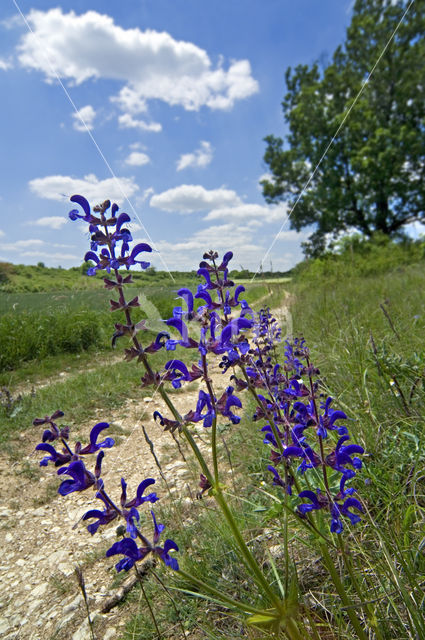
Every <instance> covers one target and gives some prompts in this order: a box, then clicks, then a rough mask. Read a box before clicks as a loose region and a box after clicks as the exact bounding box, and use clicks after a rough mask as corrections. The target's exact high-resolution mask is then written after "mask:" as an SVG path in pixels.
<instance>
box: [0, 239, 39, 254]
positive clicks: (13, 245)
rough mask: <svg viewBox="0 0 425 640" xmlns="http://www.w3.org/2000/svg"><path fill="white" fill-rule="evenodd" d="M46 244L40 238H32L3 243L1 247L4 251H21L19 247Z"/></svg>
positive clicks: (24, 247)
mask: <svg viewBox="0 0 425 640" xmlns="http://www.w3.org/2000/svg"><path fill="white" fill-rule="evenodd" d="M44 244H45V242H44V241H43V240H39V239H38V238H30V239H28V240H16V241H15V242H10V243H7V244H6V243H5V244H1V245H0V248H1V249H2V250H3V251H15V250H16V251H19V249H26V248H27V247H34V248H35V247H42V246H43V245H44Z"/></svg>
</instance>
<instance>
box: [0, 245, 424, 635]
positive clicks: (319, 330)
mask: <svg viewBox="0 0 425 640" xmlns="http://www.w3.org/2000/svg"><path fill="white" fill-rule="evenodd" d="M423 249H424V245H423V243H422V242H419V241H418V242H407V241H405V242H397V243H395V242H393V241H388V240H384V241H383V240H382V238H379V237H378V238H377V239H376V240H374V241H369V242H366V241H362V240H360V239H359V238H353V239H351V240H350V241H348V240H346V241H344V243H343V244H342V245H341V246H340V247H339V250H338V252H335V253H328V254H327V255H325V256H323V257H322V258H320V259H315V260H308V261H305V262H304V263H302V264H301V265H299V266H298V267H297V268H296V269H295V271H294V277H293V279H292V280H291V281H290V282H286V283H284V284H279V285H277V284H276V285H274V286H272V285H270V284H257V285H255V286H254V287H253V288H252V290H251V291H249V297H250V299H251V301H253V302H254V304H255V300H261V302H262V301H263V298H264V296H268V297H267V298H265V302H267V304H269V303H271V304H270V306H275V307H277V306H278V304H279V302H280V304H281V303H282V300H283V298H284V297H285V292H284V290H285V291H286V292H288V293H289V298H288V299H289V301H290V305H291V307H290V308H291V313H292V317H293V323H294V333H295V334H296V335H303V336H304V337H305V338H306V340H307V343H308V344H309V346H310V349H311V355H312V360H313V361H314V362H315V364H316V365H317V366H319V368H320V374H321V379H322V381H323V392H324V393H326V394H329V395H332V396H333V397H334V398H335V403H336V404H337V406H339V407H341V409H342V410H343V411H345V412H346V414H347V416H348V418H349V422H350V426H349V428H350V432H351V433H352V435H353V440H354V441H355V442H358V443H359V444H360V445H361V446H363V447H364V449H365V452H366V453H365V456H364V470H363V472H362V473H361V474H359V483H358V491H359V494H361V497H362V500H363V503H364V505H365V509H366V510H367V511H366V513H367V515H366V516H365V518H364V521H363V522H362V523H361V524H359V525H358V526H357V527H356V528H353V529H352V530H351V532H350V535H349V537H350V546H351V547H353V546H354V548H355V549H356V552H355V553H353V555H352V560H351V561H352V564H353V571H354V572H358V574H357V575H358V576H359V580H360V581H361V583H362V584H361V588H362V590H363V592H364V593H367V594H369V597H370V600H371V601H372V602H373V611H374V615H375V616H376V617H377V619H378V620H379V622H380V624H381V627H382V625H383V627H384V628H385V629H386V631H385V635H384V636H382V638H383V639H384V640H386V639H387V638H388V639H390V638H395V637H397V638H400V639H404V638H406V639H408V638H412V637H413V636H412V635H411V634H410V631H409V629H411V628H412V627H413V628H414V627H415V624H417V626H419V625H420V624H421V623H420V620H421V619H423V612H421V611H415V609H414V607H413V606H412V602H413V601H417V600H418V598H419V599H420V593H421V592H422V591H423V584H424V581H425V562H424V556H423V548H424V544H425V539H424V537H423V526H424V515H425V480H424V468H425V465H424V463H425V455H424V450H425V447H424V445H425V428H424V427H425V420H424V415H425V393H424V392H425V346H424V343H423V336H424V335H425V299H424V297H423V296H422V295H421V293H420V292H421V291H424V288H425V271H424V266H425V259H424V250H423ZM173 289H174V287H170V286H168V287H167V290H165V288H164V289H161V288H158V286H157V284H156V283H155V286H154V287H153V288H152V290H149V289H147V290H146V289H145V290H144V291H145V296H146V300H148V301H149V300H152V301H153V302H157V301H158V299H159V300H161V298H160V297H159V298H158V293H159V292H160V291H162V292H163V295H164V301H165V299H166V298H167V294H168V297H170V291H171V290H173ZM84 293H85V292H81V294H84ZM100 293H102V294H103V292H99V295H100ZM21 295H24V294H21ZM26 295H32V294H26ZM37 295H41V296H45V295H47V294H37ZM55 295H56V294H55ZM72 296H74V297H72ZM66 300H67V304H69V305H70V309H71V308H72V305H75V307H78V305H81V307H80V308H79V310H75V311H74V313H75V314H76V317H78V314H81V317H82V318H84V316H86V318H87V322H88V323H89V322H90V321H91V319H92V316H93V317H97V318H98V319H100V323H99V326H98V330H99V331H100V325H102V330H101V331H100V334H97V333H96V331H95V330H93V331H94V335H100V336H101V341H100V343H97V342H93V343H92V344H91V345H88V346H87V347H85V346H83V345H81V344H80V345H79V347H78V349H76V352H75V353H68V355H66V354H62V355H60V354H57V355H56V356H54V355H53V356H49V357H48V358H45V357H44V356H45V354H44V353H43V352H40V354H39V355H38V357H37V358H36V359H33V360H31V361H29V362H26V363H25V362H23V361H20V362H18V361H16V362H15V365H14V368H13V367H12V369H11V370H9V371H6V372H4V373H3V374H2V382H3V383H5V382H6V380H8V382H9V387H8V393H9V395H7V393H6V392H5V391H4V390H3V392H2V396H1V398H0V400H1V402H0V414H1V425H2V428H1V436H0V437H1V439H2V441H3V443H4V446H5V447H6V450H7V451H9V453H10V455H12V456H13V455H14V446H13V436H16V435H17V434H19V433H20V432H21V431H23V430H24V429H25V428H27V427H28V426H29V425H30V424H31V421H32V419H33V417H34V416H35V415H44V414H46V413H47V414H48V413H51V412H53V411H54V410H55V409H56V408H57V407H58V406H60V407H61V408H62V410H64V411H65V412H66V414H67V415H68V416H72V417H71V422H72V423H75V424H78V421H80V420H84V421H87V420H90V419H91V417H92V416H93V419H94V417H95V416H98V415H99V409H100V408H101V411H102V416H105V419H107V413H108V409H109V410H111V409H116V408H117V407H119V406H120V405H122V404H123V403H124V402H125V401H126V400H128V398H129V397H131V398H134V399H139V400H141V399H142V397H143V395H144V392H143V391H141V389H140V375H141V370H140V368H139V367H138V366H137V365H136V364H135V362H134V361H133V362H132V363H125V362H122V361H121V360H119V361H115V362H114V366H113V367H111V366H110V364H109V363H108V359H106V360H105V355H107V349H110V346H109V341H110V335H111V333H110V332H111V328H112V321H111V318H112V320H113V317H112V314H109V313H108V312H103V314H102V312H100V310H96V311H94V310H93V306H92V307H91V309H92V310H91V311H90V312H88V311H87V312H82V311H81V309H82V308H83V306H84V304H83V299H79V297H78V295H77V294H76V293H74V294H67V297H66ZM51 302H52V306H51V307H50V310H48V311H47V312H46V313H44V314H43V313H42V312H41V311H37V312H30V311H21V312H16V313H15V319H16V320H17V322H21V323H23V324H20V325H19V326H20V327H21V332H23V334H24V335H25V334H29V335H30V334H32V333H33V328H34V327H33V326H32V325H31V323H28V324H26V325H25V324H24V323H25V322H26V320H27V319H28V317H30V316H31V313H34V314H38V315H37V317H38V319H39V321H40V322H41V323H42V322H43V318H44V319H45V318H46V317H47V318H48V321H46V322H45V325H43V326H44V330H41V329H40V335H47V334H49V331H50V330H51V331H52V332H53V329H54V330H55V331H58V332H60V331H63V332H64V334H65V333H66V331H65V326H63V327H62V329H61V327H60V324H55V322H57V323H59V320H58V318H60V317H61V315H60V314H61V313H62V314H63V312H59V311H58V308H56V311H54V310H53V308H54V305H55V299H54V296H53V295H52V297H51ZM98 303H99V309H100V306H101V299H100V298H99V302H98ZM61 304H63V299H62V303H61ZM161 304H162V303H161V302H160V303H159V306H160V305H161ZM169 304H170V306H171V307H172V306H173V305H174V304H175V302H174V300H173V298H172V297H171V300H170V302H169ZM157 306H158V305H157ZM162 309H163V311H164V312H167V311H168V309H167V308H166V307H165V302H164V306H163V307H162ZM49 314H51V315H50V316H49ZM9 317H10V316H9V314H7V313H6V314H4V315H3V317H2V319H1V322H6V320H7V321H9V320H8V319H9ZM24 318H25V320H24ZM49 318H50V319H49ZM53 318H55V319H56V320H55V321H53ZM68 319H69V324H70V325H71V327H72V325H73V318H72V317H71V316H70V315H68ZM63 321H64V322H65V319H63ZM0 326H6V325H1V324H0ZM41 326H42V325H40V327H41ZM22 327H24V328H22ZM8 332H9V333H10V332H12V333H13V327H12V325H8ZM76 334H78V327H77V328H75V331H74V332H72V331H70V335H71V336H72V335H74V339H75V340H76V338H75V335H76ZM2 335H4V338H3V340H4V342H3V344H4V345H6V350H7V343H8V340H7V339H6V335H7V331H6V330H5V333H4V334H2ZM58 335H59V334H58ZM81 349H83V351H81ZM84 349H85V350H84ZM65 351H66V350H65ZM77 351H80V353H77ZM186 353H187V352H186ZM117 355H119V354H117ZM111 357H112V356H111ZM155 357H156V358H157V359H158V365H160V364H161V362H162V360H163V359H164V355H163V354H162V352H160V353H159V354H158V355H157V356H155ZM165 357H166V356H165ZM179 357H182V354H180V353H179ZM183 357H184V356H183ZM186 358H189V360H190V353H189V355H187V356H186ZM189 360H187V361H188V362H189ZM46 362H50V364H49V365H46V364H45V363H46ZM164 362H165V360H164ZM46 366H47V368H46V369H45V368H44V367H46ZM49 367H50V368H49ZM64 370H65V372H68V373H69V377H66V378H65V379H64V380H63V381H59V380H58V381H54V382H53V383H52V384H51V385H47V386H46V387H44V388H40V389H38V390H37V391H36V392H35V393H33V394H31V393H30V392H28V391H29V390H28V388H27V389H26V391H25V392H24V393H23V394H21V395H20V396H19V394H17V393H16V392H15V390H14V383H16V385H17V386H19V385H18V381H19V380H20V381H21V382H22V381H23V380H29V379H30V380H32V382H34V383H36V382H37V381H38V380H39V378H40V375H41V376H43V375H54V374H55V373H58V372H59V371H61V372H63V371H64ZM43 372H44V373H43ZM47 372H49V373H48V374H47ZM25 376H27V377H25ZM29 386H30V385H29ZM244 406H245V413H244V418H243V420H242V422H241V423H240V424H239V425H237V426H233V425H227V426H225V425H223V427H222V431H221V437H224V438H225V442H226V447H225V448H223V449H222V455H223V460H227V463H226V464H228V463H229V462H230V470H229V472H230V475H229V486H228V495H229V500H230V501H231V504H232V508H233V509H234V511H235V513H236V517H237V518H238V524H239V526H240V528H241V529H242V530H243V531H244V533H245V538H246V539H247V540H250V548H251V549H252V550H253V552H254V553H255V554H256V555H257V557H258V560H259V562H260V563H261V564H262V565H263V567H264V568H265V571H266V572H267V571H268V572H269V575H270V580H271V582H273V581H274V580H275V579H276V575H278V574H279V573H281V572H282V571H283V568H284V566H285V560H284V558H283V557H282V554H281V552H280V550H281V540H282V535H283V532H282V528H281V525H280V524H279V521H280V520H281V519H282V517H283V514H282V512H281V509H282V507H281V506H280V504H278V503H277V502H275V501H274V500H273V498H272V494H273V490H272V489H271V483H270V478H269V477H268V475H269V474H268V472H267V471H266V468H267V465H268V464H269V460H268V454H269V449H268V448H267V447H265V446H264V445H263V444H262V436H261V434H260V433H259V432H258V429H257V427H256V424H255V423H253V422H252V414H253V413H254V411H255V406H254V404H253V403H252V402H246V403H245V405H244ZM227 450H228V451H230V458H228V454H227ZM242 477H243V478H244V481H243V483H241V480H242ZM194 490H195V491H196V488H195V489H194ZM232 496H233V497H232ZM158 514H159V517H160V519H161V521H165V522H168V523H170V524H169V526H168V529H167V533H168V535H170V536H171V537H172V538H173V539H175V540H178V542H179V545H180V548H181V549H182V550H184V553H185V555H186V556H187V557H190V559H191V560H190V562H191V563H192V565H193V567H192V569H193V571H194V573H196V574H197V575H207V574H208V579H209V582H211V583H213V584H215V585H216V587H217V589H218V590H220V589H222V590H223V592H229V588H233V592H232V597H234V598H236V599H237V598H242V599H246V598H248V599H250V601H251V602H253V603H255V585H254V584H253V582H252V580H251V578H250V577H249V575H248V574H246V573H245V572H244V570H242V569H241V567H240V563H239V562H238V561H237V551H236V549H235V548H234V546H233V542H232V540H231V537H230V535H229V532H228V531H227V530H226V526H225V525H224V524H223V523H221V521H220V520H218V519H217V513H216V510H215V508H214V506H213V504H212V503H211V500H210V499H208V498H204V499H203V500H201V501H196V500H195V501H194V502H192V503H191V504H190V505H188V504H187V503H185V502H184V501H183V500H182V499H181V498H175V499H174V500H173V501H172V502H165V503H164V504H163V505H161V506H160V508H159V511H158ZM177 514H178V517H177ZM289 531H290V532H291V533H290V540H289V547H290V549H292V551H291V553H293V554H294V562H295V566H296V568H297V580H298V583H299V584H298V588H300V589H301V590H302V591H303V592H304V593H305V597H306V598H307V601H308V602H309V603H310V615H312V616H313V618H314V619H315V623H316V628H317V629H318V630H319V632H320V635H319V637H320V639H321V640H322V639H326V640H327V639H332V638H335V639H336V638H342V637H344V638H352V637H354V636H352V635H350V633H349V632H348V631H347V628H346V623H345V621H344V613H343V612H340V615H339V617H337V618H332V616H331V615H330V614H329V615H327V614H326V611H324V610H323V608H322V605H320V606H319V605H318V604H317V603H318V602H322V603H323V602H325V604H326V606H327V607H328V610H329V611H331V610H332V608H333V606H334V599H335V596H334V595H332V594H333V589H332V586H331V585H330V584H327V580H328V578H327V574H326V572H325V571H324V570H323V567H321V565H320V559H319V558H318V557H316V556H315V552H314V550H313V545H311V544H310V543H311V540H309V537H308V536H306V534H305V532H303V531H302V530H300V528H299V525H297V521H296V519H293V520H291V521H290V523H289ZM264 543H265V544H264ZM300 544H301V550H302V549H303V548H304V551H303V556H301V555H299V554H300ZM365 567H366V570H364V569H365ZM360 569H361V571H360ZM161 571H162V569H159V576H161ZM241 571H242V573H241ZM276 572H277V573H276ZM110 580H111V581H114V584H118V583H119V582H120V578H119V577H118V578H117V577H115V575H114V573H113V572H112V573H111V575H110ZM167 581H168V577H167ZM167 584H169V581H168V582H167ZM230 585H232V587H231V586H230ZM169 586H170V585H169ZM171 586H172V588H173V590H172V592H169V593H168V594H166V593H165V592H164V589H163V587H162V586H161V584H160V583H158V582H157V581H155V580H150V581H148V582H147V583H146V585H145V589H146V595H147V598H148V600H149V602H150V606H151V608H152V609H153V610H154V611H155V616H156V622H157V624H158V625H159V626H160V628H161V630H162V633H163V634H164V637H174V635H173V634H175V637H177V636H178V635H179V634H180V635H181V633H182V628H183V629H184V630H185V632H187V633H190V634H191V636H190V637H193V638H198V637H199V638H205V637H207V638H213V639H218V638H222V637H226V638H237V637H240V634H241V628H240V622H239V621H238V620H237V619H236V618H233V617H232V615H230V614H229V612H227V611H225V610H224V609H223V608H222V607H221V605H219V604H218V603H216V604H214V602H210V603H209V604H208V606H205V604H202V601H201V600H199V598H198V597H196V596H195V595H194V594H193V592H192V590H191V587H190V585H189V584H188V583H185V582H184V581H182V579H181V578H179V577H178V576H172V581H171ZM345 588H346V590H347V592H348V593H350V592H351V591H353V590H354V586H353V584H352V582H351V581H350V579H348V581H347V582H346V584H345ZM174 589H178V592H176V591H174ZM181 590H183V591H181ZM324 594H327V595H326V596H325V600H323V598H324ZM353 597H354V591H353ZM412 597H413V598H414V599H415V600H412ZM171 598H173V599H174V604H173V601H172V599H171ZM176 602H177V607H176V606H175V604H176ZM127 603H128V606H129V611H133V612H134V614H133V615H132V617H131V618H130V619H129V620H128V623H127V626H126V632H125V635H124V636H123V637H124V638H125V640H129V639H130V638H134V637H137V638H139V639H140V640H149V639H151V638H154V637H155V634H156V631H155V627H154V623H153V622H152V617H151V615H150V613H149V610H148V609H147V607H146V604H145V603H144V600H143V599H142V600H141V599H140V593H139V589H138V588H137V587H136V588H135V589H133V590H132V591H131V592H130V594H129V595H128V597H127ZM316 606H317V610H316V608H315V607H316ZM177 610H178V613H177ZM244 633H247V634H248V635H247V637H250V638H261V637H263V636H262V635H261V633H260V632H258V631H256V630H255V629H253V628H251V629H249V630H245V631H244ZM347 634H348V635H347Z"/></svg>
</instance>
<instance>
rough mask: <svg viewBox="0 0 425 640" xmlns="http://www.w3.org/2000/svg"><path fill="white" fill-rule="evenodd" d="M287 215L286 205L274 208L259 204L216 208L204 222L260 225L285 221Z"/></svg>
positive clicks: (241, 204)
mask: <svg viewBox="0 0 425 640" xmlns="http://www.w3.org/2000/svg"><path fill="white" fill-rule="evenodd" d="M286 215H287V205H286V203H282V204H279V205H277V206H275V207H267V206H265V205H260V204H243V203H240V204H238V205H237V206H230V207H218V208H216V209H213V210H212V211H210V212H209V213H208V215H207V216H206V218H205V219H206V220H231V221H235V222H237V221H238V220H240V221H244V222H245V221H248V220H251V221H258V222H261V223H262V224H267V223H270V222H276V221H278V220H281V221H282V222H283V221H284V220H285V217H286Z"/></svg>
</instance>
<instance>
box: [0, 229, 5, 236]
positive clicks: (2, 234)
mask: <svg viewBox="0 0 425 640" xmlns="http://www.w3.org/2000/svg"><path fill="white" fill-rule="evenodd" d="M4 235H5V234H4V231H2V230H1V229H0V238H2V237H3V236H4Z"/></svg>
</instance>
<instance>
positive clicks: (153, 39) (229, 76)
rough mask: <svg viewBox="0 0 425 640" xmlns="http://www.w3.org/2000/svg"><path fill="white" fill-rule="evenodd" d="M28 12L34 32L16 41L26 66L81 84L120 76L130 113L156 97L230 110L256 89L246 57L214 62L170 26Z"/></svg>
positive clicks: (122, 105)
mask: <svg viewBox="0 0 425 640" xmlns="http://www.w3.org/2000/svg"><path fill="white" fill-rule="evenodd" d="M26 17H27V20H28V22H29V24H30V26H31V29H32V32H29V33H26V34H25V35H24V36H22V38H21V40H20V43H19V46H18V52H19V61H20V63H21V64H22V65H23V66H24V67H26V68H28V69H36V70H38V71H41V72H43V73H44V74H45V77H46V79H47V81H49V82H51V81H53V80H54V79H55V78H56V74H57V75H58V76H59V77H60V78H63V79H68V80H69V81H71V82H74V83H76V84H81V83H82V82H85V81H86V80H89V79H96V78H108V79H114V80H118V81H121V82H123V83H124V87H123V88H122V89H121V91H120V92H119V94H118V96H117V97H116V102H117V103H118V104H119V106H120V108H121V109H122V110H123V111H125V112H126V113H132V114H135V113H141V112H143V111H145V110H146V102H147V101H148V100H153V99H158V100H163V101H165V102H166V103H168V104H170V105H180V106H182V107H183V108H184V109H187V110H198V109H199V108H200V107H202V106H204V105H205V106H208V107H209V108H211V109H230V108H232V107H233V105H234V103H235V102H236V101H237V100H241V99H244V98H247V97H249V96H251V95H252V94H254V93H256V92H257V91H258V83H257V81H256V80H255V79H254V78H253V77H252V75H251V67H250V64H249V62H248V60H235V61H231V62H230V64H229V66H228V68H227V70H226V69H225V68H224V66H223V63H222V62H220V63H219V65H218V66H217V67H215V68H214V66H213V65H212V62H211V60H210V58H209V56H208V54H207V52H206V51H204V50H203V49H201V48H200V47H198V46H196V45H195V44H193V43H191V42H184V41H182V40H175V39H174V38H173V37H172V36H171V35H170V34H168V33H166V32H157V31H153V30H150V29H147V30H146V31H141V30H140V29H139V28H133V29H124V28H122V27H120V26H118V25H116V24H115V23H114V20H113V18H111V17H110V16H108V15H105V14H100V13H97V12H96V11H87V12H86V13H84V14H82V15H77V14H76V13H75V12H74V11H70V12H69V13H63V11H62V9H61V8H55V9H50V10H48V11H38V10H35V9H32V10H31V11H29V13H28V14H27V16H26ZM45 52H47V53H48V59H47V57H46V55H45Z"/></svg>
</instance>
